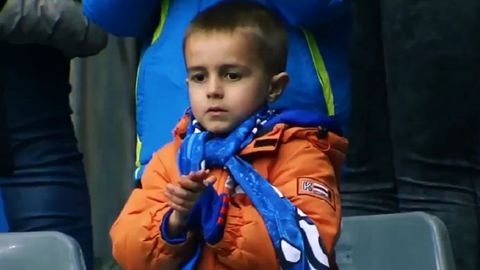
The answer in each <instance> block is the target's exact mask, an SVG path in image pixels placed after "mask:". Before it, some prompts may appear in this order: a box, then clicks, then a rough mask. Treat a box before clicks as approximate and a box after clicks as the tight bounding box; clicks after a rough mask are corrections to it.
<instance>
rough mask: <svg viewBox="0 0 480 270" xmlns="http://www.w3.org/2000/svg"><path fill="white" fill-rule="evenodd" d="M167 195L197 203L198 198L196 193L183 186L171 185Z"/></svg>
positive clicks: (168, 187)
mask: <svg viewBox="0 0 480 270" xmlns="http://www.w3.org/2000/svg"><path fill="white" fill-rule="evenodd" d="M166 193H169V194H170V195H172V196H175V197H179V198H181V199H183V200H187V201H195V199H196V198H197V196H198V195H197V194H196V193H195V192H192V191H190V190H188V189H185V188H184V187H182V186H174V185H171V186H168V185H167V190H166V192H165V194H166Z"/></svg>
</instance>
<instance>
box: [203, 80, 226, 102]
mask: <svg viewBox="0 0 480 270" xmlns="http://www.w3.org/2000/svg"><path fill="white" fill-rule="evenodd" d="M222 97H223V86H222V83H221V81H220V80H219V79H217V78H213V79H211V80H210V82H209V84H208V89H207V98H222Z"/></svg>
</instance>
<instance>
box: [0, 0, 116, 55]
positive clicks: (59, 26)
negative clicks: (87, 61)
mask: <svg viewBox="0 0 480 270" xmlns="http://www.w3.org/2000/svg"><path fill="white" fill-rule="evenodd" d="M0 40H6V41H8V42H11V43H18V44H23V43H38V44H43V45H51V46H54V47H56V48H58V49H60V50H61V51H63V53H64V54H65V55H66V56H69V57H76V56H90V55H94V54H96V53H98V52H99V51H100V50H102V49H103V48H104V47H105V46H106V44H107V34H106V33H105V32H103V30H101V29H100V28H99V27H98V26H96V25H95V24H93V23H91V22H90V21H89V20H87V19H86V18H85V17H84V16H83V14H82V4H81V3H80V2H77V1H74V0H7V1H6V3H5V6H4V7H3V9H2V10H1V11H0Z"/></svg>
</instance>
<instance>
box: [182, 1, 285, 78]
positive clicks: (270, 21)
mask: <svg viewBox="0 0 480 270" xmlns="http://www.w3.org/2000/svg"><path fill="white" fill-rule="evenodd" d="M238 28H252V29H253V30H254V31H252V33H254V34H256V35H255V36H256V38H257V39H258V42H257V46H258V48H259V51H258V53H259V55H260V57H261V58H262V60H263V62H264V64H265V68H266V70H267V71H268V72H272V73H273V74H277V73H280V72H283V71H285V69H286V65H287V54H288V40H287V39H288V38H287V36H288V35H287V30H286V29H285V25H284V23H283V21H282V20H281V19H279V18H278V17H277V16H276V14H274V13H273V12H272V11H270V10H268V9H267V8H265V7H264V6H262V5H260V4H257V3H253V2H249V1H245V0H244V1H235V0H233V1H224V2H220V3H218V4H216V5H213V6H211V7H209V8H207V9H205V10H204V11H202V12H200V13H199V14H197V16H195V18H193V20H192V21H191V22H190V25H189V27H188V29H187V32H186V34H185V37H184V39H183V45H184V48H185V42H186V40H187V39H188V37H189V36H190V35H191V34H192V33H195V32H214V31H220V32H233V31H235V30H237V29H238Z"/></svg>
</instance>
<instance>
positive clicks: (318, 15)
mask: <svg viewBox="0 0 480 270" xmlns="http://www.w3.org/2000/svg"><path fill="white" fill-rule="evenodd" d="M219 1H221V0H188V1H186V0H163V1H162V0H142V1H139V0H103V1H98V0H84V1H83V5H84V12H85V15H86V16H87V17H88V18H90V19H91V20H92V21H94V22H95V23H97V24H99V25H100V26H102V27H104V28H105V29H106V30H108V31H110V32H112V33H113V34H116V35H120V36H134V37H139V38H141V39H142V40H143V41H146V42H147V44H148V46H147V47H146V48H145V50H144V51H143V54H142V58H141V61H140V65H139V69H138V75H137V132H138V143H137V167H138V170H137V174H136V175H137V178H140V176H141V174H142V171H143V167H144V166H145V165H146V164H147V163H148V162H149V160H150V158H151V156H152V154H153V153H154V152H155V151H156V150H157V149H159V148H160V147H161V146H162V145H164V144H165V143H166V142H168V141H169V140H170V139H171V138H172V135H171V131H172V130H173V128H174V126H175V123H176V122H177V121H178V119H179V118H180V117H182V115H183V113H184V109H185V108H186V107H188V93H187V88H186V84H185V78H186V70H185V68H184V60H183V52H182V46H181V44H182V39H183V35H184V31H185V29H186V28H187V26H188V24H189V22H190V20H191V19H192V18H193V17H194V16H195V15H196V14H197V13H198V12H199V11H201V10H203V9H205V8H207V7H209V6H211V5H213V4H215V3H217V2H219ZM256 1H257V2H259V3H262V4H264V5H266V6H267V7H269V8H271V9H272V10H275V11H276V12H277V13H278V14H279V15H280V16H281V17H283V18H284V20H285V21H286V22H287V24H288V26H289V27H288V32H289V55H288V64H287V72H288V73H289V74H290V77H291V81H290V84H289V86H288V87H287V89H286V91H285V92H284V94H283V96H282V97H281V98H280V99H279V100H278V101H277V102H276V103H275V105H274V106H275V107H276V108H287V107H288V108H294V109H295V108H301V109H312V110H317V111H321V112H323V113H325V114H328V115H335V116H336V117H337V119H338V120H339V121H340V123H341V125H342V126H343V129H344V131H345V129H346V124H347V122H348V117H349V111H350V89H349V88H350V74H349V68H348V60H347V47H348V39H349V34H350V29H351V19H350V12H349V5H348V4H347V1H345V0H301V1H300V0H299V1H291V0H256ZM139 2H141V4H140V3H139ZM155 25H158V26H157V28H156V29H155ZM152 26H153V27H152Z"/></svg>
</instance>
